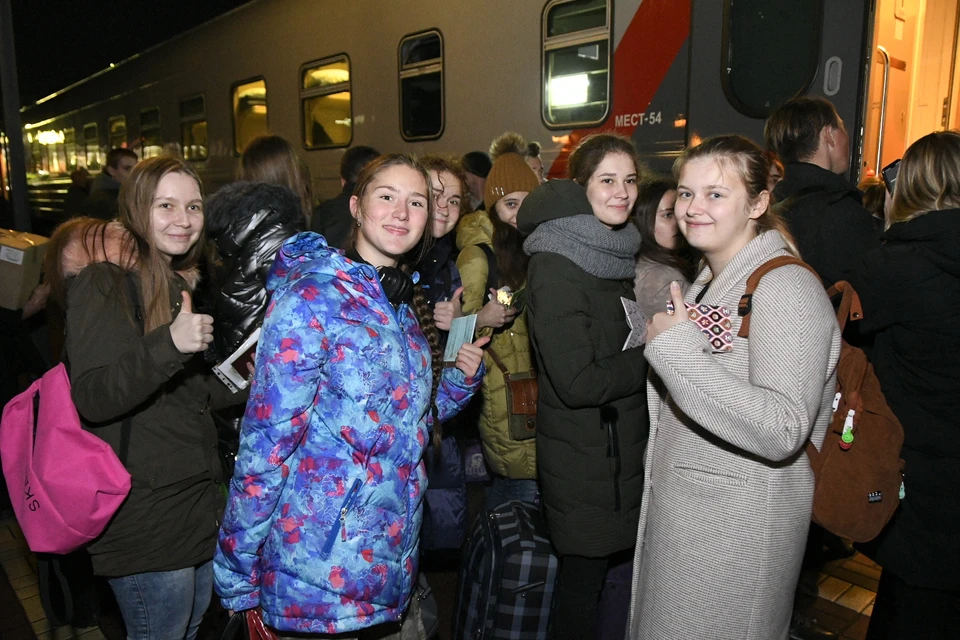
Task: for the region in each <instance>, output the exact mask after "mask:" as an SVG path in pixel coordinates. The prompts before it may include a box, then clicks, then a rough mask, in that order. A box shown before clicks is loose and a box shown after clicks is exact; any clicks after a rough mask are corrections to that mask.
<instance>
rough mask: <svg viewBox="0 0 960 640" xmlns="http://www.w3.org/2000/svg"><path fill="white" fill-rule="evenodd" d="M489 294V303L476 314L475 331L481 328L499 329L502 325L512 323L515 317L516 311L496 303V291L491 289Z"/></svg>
mask: <svg viewBox="0 0 960 640" xmlns="http://www.w3.org/2000/svg"><path fill="white" fill-rule="evenodd" d="M490 293H491V295H492V296H493V297H492V298H491V299H490V302H488V303H487V304H485V305H483V308H482V309H480V313H478V314H477V329H482V328H483V327H493V328H494V329H499V328H500V327H502V326H503V325H505V324H508V323H510V322H513V319H514V318H515V317H517V309H515V308H513V307H507V306H504V305H502V304H500V303H499V302H497V290H496V289H492V288H491V289H490Z"/></svg>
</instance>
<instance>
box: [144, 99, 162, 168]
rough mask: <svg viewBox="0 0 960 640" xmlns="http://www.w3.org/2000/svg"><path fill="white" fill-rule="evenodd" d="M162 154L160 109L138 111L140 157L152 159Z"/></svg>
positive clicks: (152, 108)
mask: <svg viewBox="0 0 960 640" xmlns="http://www.w3.org/2000/svg"><path fill="white" fill-rule="evenodd" d="M162 153H163V138H162V137H161V135H160V107H151V108H149V109H143V110H141V111H140V157H141V159H144V158H153V157H154V156H159V155H160V154H162Z"/></svg>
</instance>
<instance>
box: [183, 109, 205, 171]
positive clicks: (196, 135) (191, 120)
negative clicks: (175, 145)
mask: <svg viewBox="0 0 960 640" xmlns="http://www.w3.org/2000/svg"><path fill="white" fill-rule="evenodd" d="M180 150H181V152H182V153H183V158H184V160H206V159H207V153H208V149H207V107H206V103H205V102H204V99H203V94H197V95H195V96H191V97H189V98H184V99H183V100H181V101H180Z"/></svg>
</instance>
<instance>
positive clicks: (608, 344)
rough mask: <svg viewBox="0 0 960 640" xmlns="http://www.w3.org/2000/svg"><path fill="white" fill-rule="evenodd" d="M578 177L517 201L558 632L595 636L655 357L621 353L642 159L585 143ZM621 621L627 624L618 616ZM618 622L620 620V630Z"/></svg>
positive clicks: (630, 516) (623, 524) (617, 549)
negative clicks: (554, 556)
mask: <svg viewBox="0 0 960 640" xmlns="http://www.w3.org/2000/svg"><path fill="white" fill-rule="evenodd" d="M569 172H570V177H571V178H572V180H551V181H549V182H547V183H546V184H544V185H543V186H541V187H540V188H538V189H537V190H536V191H534V192H533V193H532V194H530V196H529V197H528V198H527V199H526V201H525V202H524V203H523V206H522V207H521V209H520V216H519V223H520V229H521V230H522V231H526V232H532V233H531V234H530V237H529V238H527V240H526V242H525V243H524V245H523V247H524V250H526V251H527V253H529V254H530V256H531V257H530V269H529V272H528V276H527V277H528V285H527V286H528V288H529V294H528V302H527V313H528V314H529V318H530V327H531V339H532V342H533V346H534V351H535V352H536V355H537V364H538V370H539V373H540V377H539V378H538V380H539V382H540V397H539V402H538V408H537V454H538V457H539V470H540V486H541V490H542V491H543V504H544V507H545V512H546V515H547V522H548V524H549V528H550V539H551V541H552V542H553V545H554V546H555V547H556V549H557V551H558V552H559V553H560V555H561V558H560V577H559V582H558V585H557V596H556V597H557V600H556V603H555V606H554V618H553V622H552V628H553V637H554V638H571V639H574V638H576V639H582V638H593V637H594V631H595V627H596V622H597V602H598V598H599V595H600V590H601V588H602V586H603V582H604V577H605V575H606V573H607V567H608V564H610V562H611V560H615V561H616V560H620V561H621V562H622V561H623V559H622V558H618V557H617V555H618V554H626V555H627V558H626V559H627V560H629V553H630V550H631V549H632V547H633V545H634V542H635V540H636V536H635V533H636V527H637V518H638V517H639V515H640V498H641V495H642V491H643V467H642V460H643V447H644V445H645V443H646V438H647V404H646V399H645V398H644V395H643V389H644V381H645V380H646V375H647V363H646V361H645V360H644V358H643V349H640V348H631V349H627V350H623V346H624V343H625V341H626V339H627V335H628V334H629V333H630V328H629V326H628V325H627V320H626V316H625V312H624V307H623V304H622V303H621V300H620V299H621V298H626V299H628V300H633V286H632V280H633V273H634V264H635V262H634V256H635V255H636V253H637V249H638V248H639V246H640V234H639V233H638V232H637V228H636V227H635V226H634V225H633V224H631V223H630V222H629V219H630V215H631V213H632V211H633V206H634V203H635V202H636V199H637V182H638V178H639V162H638V160H637V153H636V150H635V149H634V147H633V144H632V143H631V142H630V141H629V140H627V139H626V138H622V137H620V136H616V135H611V134H598V135H594V136H589V137H587V138H585V139H584V140H583V142H582V143H581V144H580V146H579V147H578V148H577V149H576V150H575V151H574V152H573V155H572V156H571V157H570V162H569ZM620 624H621V625H623V624H625V621H621V622H620ZM621 629H622V627H621Z"/></svg>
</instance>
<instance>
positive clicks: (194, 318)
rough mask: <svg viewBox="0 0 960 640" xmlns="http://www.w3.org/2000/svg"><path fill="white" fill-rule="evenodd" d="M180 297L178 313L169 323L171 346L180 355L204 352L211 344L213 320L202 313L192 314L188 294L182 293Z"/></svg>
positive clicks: (191, 305)
mask: <svg viewBox="0 0 960 640" xmlns="http://www.w3.org/2000/svg"><path fill="white" fill-rule="evenodd" d="M182 295H183V305H182V306H181V307H180V313H179V314H178V315H177V317H176V318H174V319H173V322H172V323H170V337H171V338H173V346H175V347H176V348H177V351H179V352H180V353H197V352H198V351H206V349H207V345H209V344H210V343H211V342H213V318H212V317H210V316H208V315H206V314H203V313H194V312H193V301H192V300H191V299H190V294H189V293H187V292H186V291H184V292H182Z"/></svg>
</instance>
